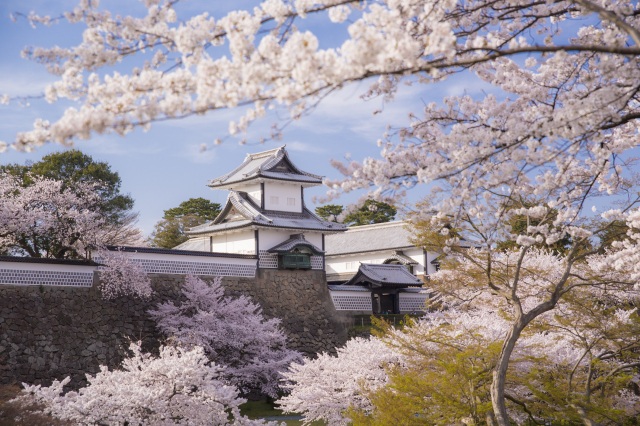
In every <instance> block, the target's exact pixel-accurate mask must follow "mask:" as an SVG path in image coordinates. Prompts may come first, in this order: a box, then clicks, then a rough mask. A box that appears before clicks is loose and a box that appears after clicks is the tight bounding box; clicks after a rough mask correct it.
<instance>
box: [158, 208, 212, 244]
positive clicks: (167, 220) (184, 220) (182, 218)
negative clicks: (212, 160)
mask: <svg viewBox="0 0 640 426" xmlns="http://www.w3.org/2000/svg"><path fill="white" fill-rule="evenodd" d="M219 213H220V204H218V203H212V202H211V201H209V200H207V199H205V198H201V197H199V198H189V199H188V200H186V201H183V202H182V203H180V205H178V206H177V207H172V208H170V209H167V210H165V211H164V216H163V218H162V219H161V220H160V221H159V222H158V223H156V225H155V227H154V230H153V233H152V234H151V238H150V243H151V245H152V246H154V247H162V248H169V249H170V248H173V247H175V246H177V245H180V244H182V243H183V242H185V241H187V240H188V239H189V237H187V235H186V233H185V231H186V230H187V229H189V228H192V227H194V226H198V225H202V224H203V223H205V222H207V221H210V220H213V219H215V217H216V216H218V214H219Z"/></svg>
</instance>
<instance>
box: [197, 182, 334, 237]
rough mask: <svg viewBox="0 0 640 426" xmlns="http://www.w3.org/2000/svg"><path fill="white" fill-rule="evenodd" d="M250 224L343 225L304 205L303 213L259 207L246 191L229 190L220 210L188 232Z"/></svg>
mask: <svg viewBox="0 0 640 426" xmlns="http://www.w3.org/2000/svg"><path fill="white" fill-rule="evenodd" d="M249 226H258V227H267V228H282V229H291V230H308V231H320V232H325V233H329V232H342V231H344V230H345V229H346V227H345V226H344V225H342V224H340V223H335V222H327V221H324V220H322V219H320V218H318V217H317V216H316V215H314V214H313V213H311V212H310V211H309V210H308V209H307V208H306V207H304V208H303V210H302V213H291V212H280V211H273V210H261V209H260V207H258V206H257V205H256V204H255V203H254V202H253V201H252V200H251V198H249V196H248V195H247V193H246V192H241V191H229V196H228V197H227V202H226V204H225V206H224V208H223V209H222V211H221V212H220V214H219V215H218V216H217V217H216V218H215V219H214V220H213V221H211V222H208V223H205V224H202V225H199V226H196V227H194V228H191V229H190V230H188V231H187V232H186V233H187V234H188V235H198V234H208V233H215V232H222V231H227V230H231V229H239V228H245V227H249Z"/></svg>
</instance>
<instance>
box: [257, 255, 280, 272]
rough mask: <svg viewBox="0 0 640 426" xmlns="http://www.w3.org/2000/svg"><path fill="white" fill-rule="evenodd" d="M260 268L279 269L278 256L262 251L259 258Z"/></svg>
mask: <svg viewBox="0 0 640 426" xmlns="http://www.w3.org/2000/svg"><path fill="white" fill-rule="evenodd" d="M258 267H260V268H263V269H278V255H277V254H272V253H269V252H268V251H265V250H260V254H259V256H258Z"/></svg>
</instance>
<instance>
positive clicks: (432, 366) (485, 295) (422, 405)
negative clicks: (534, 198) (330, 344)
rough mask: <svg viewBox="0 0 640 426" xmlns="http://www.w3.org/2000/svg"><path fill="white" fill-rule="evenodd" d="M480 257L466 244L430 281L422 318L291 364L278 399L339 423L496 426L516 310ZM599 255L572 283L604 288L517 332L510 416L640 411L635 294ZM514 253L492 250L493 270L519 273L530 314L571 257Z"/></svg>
mask: <svg viewBox="0 0 640 426" xmlns="http://www.w3.org/2000/svg"><path fill="white" fill-rule="evenodd" d="M484 255H485V254H484V253H483V252H482V251H479V250H470V251H468V254H467V256H468V257H459V258H457V259H456V260H455V265H456V267H455V268H453V267H450V268H448V269H443V270H441V271H440V272H438V273H436V274H434V275H433V276H432V277H431V281H430V285H432V286H433V288H434V289H436V290H438V293H439V295H440V296H439V298H438V299H437V300H436V301H435V302H434V304H437V305H438V309H434V310H432V311H430V312H428V313H427V314H426V315H425V316H424V318H422V319H419V320H417V321H416V322H415V323H413V324H409V325H408V326H406V327H404V328H402V329H398V330H395V329H393V328H391V327H387V328H386V329H385V330H383V331H384V332H383V333H382V334H381V336H380V337H378V338H373V339H372V340H371V341H367V340H361V339H356V340H351V341H349V342H348V343H347V345H346V346H345V347H343V348H340V349H339V350H338V353H337V355H336V356H335V357H332V356H330V355H327V354H323V355H321V356H320V357H319V358H318V359H315V360H307V359H305V361H304V362H303V363H302V364H293V365H292V366H291V367H290V369H289V372H287V373H286V374H285V378H286V380H287V382H286V383H287V388H288V389H289V390H290V391H291V393H290V395H288V396H285V397H283V398H282V399H281V400H280V401H279V402H280V404H282V406H283V407H284V408H285V409H286V410H287V411H297V412H301V413H303V414H304V416H305V420H308V421H312V420H318V419H323V420H324V421H327V422H328V424H336V425H339V424H349V422H350V421H353V422H354V424H364V425H367V424H370V425H383V424H391V423H394V424H416V425H418V424H440V423H442V424H457V423H460V422H466V423H467V424H494V423H495V421H496V420H495V410H494V407H493V404H492V401H491V386H492V382H493V371H494V369H495V367H496V366H497V365H498V364H499V362H500V357H501V352H502V346H503V341H504V339H505V336H506V335H508V333H509V332H510V330H511V327H512V324H513V317H514V316H517V312H516V313H514V309H513V307H512V306H511V304H510V303H509V301H508V300H507V299H504V298H496V297H495V296H494V295H492V294H491V290H490V289H489V288H488V286H487V285H486V283H484V282H483V279H484V278H483V275H484V274H485V271H484V270H483V265H484V263H483V262H482V261H481V259H482V257H483V256H484ZM473 259H475V261H474V260H473ZM603 259H605V257H604V256H595V257H593V258H590V262H589V263H583V264H581V265H579V267H577V268H576V269H575V270H574V276H572V277H571V278H570V284H571V285H576V286H581V285H583V284H584V280H585V279H587V277H589V279H591V280H594V281H595V280H596V279H597V280H599V281H598V284H595V283H593V284H592V285H588V286H585V287H584V288H583V290H584V291H581V292H569V294H568V295H567V296H566V297H563V298H562V299H560V301H559V303H558V306H557V307H556V309H555V310H554V311H547V312H545V313H544V314H542V315H539V316H537V317H536V318H535V320H532V322H531V324H530V325H529V327H527V328H525V329H524V330H523V331H522V333H521V335H520V337H519V339H518V342H517V345H516V346H515V347H514V350H513V353H512V354H511V355H510V362H509V363H508V370H507V374H506V377H505V398H506V407H507V413H508V418H509V419H510V421H513V422H516V423H517V424H526V423H527V422H533V423H536V422H537V423H544V422H553V421H556V420H557V421H567V420H570V421H573V422H576V423H583V424H623V423H624V422H625V421H628V420H630V419H633V418H635V417H636V416H637V415H638V414H640V392H638V391H637V383H638V381H639V380H640V370H639V369H638V367H639V366H640V357H639V355H638V348H639V347H640V338H639V337H638V336H639V335H640V333H639V332H640V330H639V329H638V327H639V324H640V323H639V321H638V311H637V303H638V296H640V291H637V290H636V291H627V290H625V291H620V289H619V288H618V287H619V286H620V285H623V284H620V281H619V279H620V277H619V275H620V274H619V273H617V272H616V271H615V270H614V268H612V267H611V266H609V267H606V266H604V265H602V264H601V263H600V262H602V261H603ZM517 260H518V253H517V252H506V253H502V254H501V255H500V256H498V257H496V258H495V259H494V261H493V263H492V265H493V268H494V269H495V273H494V277H496V279H497V277H501V279H503V280H511V279H513V275H514V274H516V273H519V274H520V277H519V280H520V281H521V285H522V286H523V288H526V292H523V293H520V296H521V301H522V305H523V306H524V309H525V312H526V311H527V310H530V309H534V308H535V307H536V306H537V305H539V304H540V302H541V301H542V300H544V299H545V298H546V294H545V293H547V292H548V291H549V290H550V289H552V288H553V287H554V283H555V282H556V281H557V277H558V276H561V275H563V273H564V268H565V265H564V262H566V258H564V257H562V256H560V255H556V254H550V253H548V252H545V251H542V250H533V251H532V252H531V253H530V255H529V256H527V257H526V258H525V259H524V260H523V265H522V268H520V269H518V268H516V267H515V265H516V263H517ZM447 262H449V263H453V262H454V260H453V259H452V256H451V257H449V258H448V260H447ZM449 266H451V265H449ZM595 274H597V275H595ZM634 389H636V390H635V391H634Z"/></svg>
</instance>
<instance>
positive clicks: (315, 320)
mask: <svg viewBox="0 0 640 426" xmlns="http://www.w3.org/2000/svg"><path fill="white" fill-rule="evenodd" d="M151 278H152V285H153V289H154V295H153V297H152V298H151V300H149V301H142V300H140V299H137V298H135V299H134V298H125V297H121V298H118V299H115V300H112V301H107V300H103V299H102V298H101V297H100V292H99V290H98V287H97V278H94V285H93V287H91V288H72V287H42V286H40V287H38V286H11V285H9V286H5V285H3V286H0V383H2V384H7V383H20V382H27V383H38V384H39V383H42V384H46V385H48V384H50V383H51V381H52V380H53V379H62V378H64V377H66V376H69V375H70V376H72V379H73V381H72V383H73V385H74V386H79V385H82V384H83V383H84V382H85V381H86V380H85V376H84V375H85V373H91V374H93V373H96V372H97V371H98V370H99V365H107V366H109V368H114V367H116V366H118V365H119V364H120V362H121V361H122V359H123V357H124V356H125V355H126V348H127V347H128V345H129V341H132V340H133V341H138V340H140V341H142V344H143V348H144V349H145V350H149V351H153V350H154V349H155V348H157V347H158V345H159V344H160V342H161V341H162V336H160V335H159V333H158V331H157V330H156V328H155V324H154V322H153V321H152V320H151V319H150V318H149V316H148V315H147V313H146V312H147V311H148V310H149V309H151V308H154V307H155V306H157V305H158V304H159V303H161V302H163V301H166V300H174V301H175V300H179V299H180V297H181V292H180V288H181V286H182V283H183V282H184V277H183V276H179V275H151ZM223 285H224V287H225V289H226V292H227V294H245V295H247V296H250V297H251V298H252V299H253V300H254V301H255V302H257V303H259V304H260V305H261V306H262V308H263V311H264V314H265V316H266V317H278V318H280V319H282V327H283V329H284V330H285V331H286V332H287V334H288V335H289V339H290V345H289V346H290V347H292V348H294V349H297V350H299V351H301V352H303V353H305V354H306V355H313V354H315V353H318V352H322V351H333V350H334V349H335V347H336V346H339V345H341V344H343V343H344V342H345V341H346V338H347V333H346V330H345V328H344V326H343V323H344V319H343V318H342V315H340V314H339V313H337V312H336V311H335V309H334V307H333V303H332V302H331V298H330V296H329V291H328V289H327V286H326V281H325V278H324V272H323V271H279V270H259V271H258V273H257V276H256V277H255V278H233V277H225V278H223Z"/></svg>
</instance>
